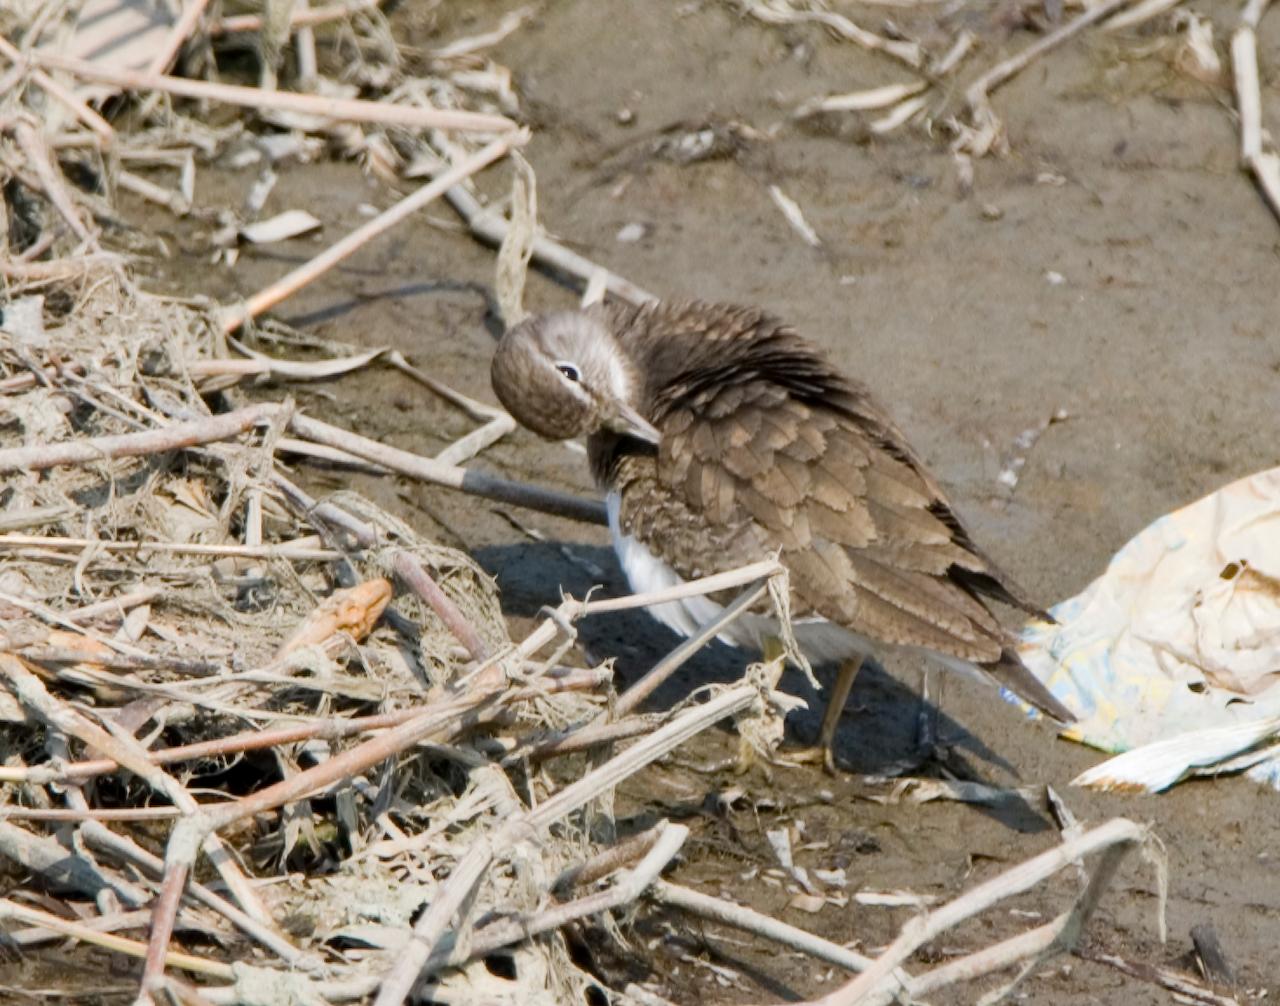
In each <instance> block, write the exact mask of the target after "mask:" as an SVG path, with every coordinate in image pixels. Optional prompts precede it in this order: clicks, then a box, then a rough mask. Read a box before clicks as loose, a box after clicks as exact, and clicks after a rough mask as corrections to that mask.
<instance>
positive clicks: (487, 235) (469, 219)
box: [444, 185, 658, 304]
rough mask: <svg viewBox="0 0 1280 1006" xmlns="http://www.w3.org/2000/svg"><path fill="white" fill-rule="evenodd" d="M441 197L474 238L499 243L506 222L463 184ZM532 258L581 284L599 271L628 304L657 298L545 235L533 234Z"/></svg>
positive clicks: (494, 243)
mask: <svg viewBox="0 0 1280 1006" xmlns="http://www.w3.org/2000/svg"><path fill="white" fill-rule="evenodd" d="M444 197H445V199H446V200H448V202H449V205H450V206H452V207H453V208H454V210H456V211H457V213H458V215H459V216H460V217H462V220H463V222H464V223H465V224H466V225H467V229H468V230H469V231H471V234H472V235H473V236H474V237H476V238H477V239H479V240H480V241H483V242H485V243H486V244H489V245H493V246H500V245H501V244H502V242H503V241H504V240H505V239H506V236H507V232H508V230H509V229H510V227H511V225H510V223H508V222H507V221H506V220H505V219H503V218H502V216H501V215H500V214H498V213H496V212H495V211H494V210H492V209H487V208H485V207H484V206H482V205H481V204H480V201H479V200H478V199H476V197H475V196H473V195H472V194H471V193H470V192H468V191H467V189H466V187H465V186H463V185H454V186H451V187H450V188H449V189H448V191H446V192H445V194H444ZM532 261H534V262H536V263H538V264H539V265H543V266H549V267H550V268H552V269H555V270H557V271H559V272H562V273H564V274H566V275H568V276H573V277H575V278H577V279H580V280H582V281H583V283H589V282H590V281H591V277H592V276H594V275H595V274H596V273H603V274H604V276H605V280H604V282H605V286H606V288H607V289H608V291H609V292H610V293H611V294H613V295H614V296H615V297H618V298H620V299H622V300H625V301H626V302H627V303H629V304H645V303H648V302H650V301H656V300H657V299H658V297H657V296H656V295H655V294H652V293H650V292H649V291H648V290H645V289H644V288H643V287H639V286H637V285H636V284H635V283H632V282H631V281H630V280H627V279H624V278H623V277H621V276H619V275H618V274H617V273H615V272H611V271H610V270H608V269H605V268H604V267H603V266H600V265H597V264H596V263H595V262H592V261H591V260H590V259H589V258H586V257H585V256H583V255H579V254H578V253H577V252H575V251H571V250H570V249H568V248H566V247H565V246H564V245H562V244H560V242H558V241H556V240H555V239H553V238H550V237H548V236H547V235H546V234H536V235H534V239H533V257H532Z"/></svg>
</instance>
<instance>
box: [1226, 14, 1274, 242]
mask: <svg viewBox="0 0 1280 1006" xmlns="http://www.w3.org/2000/svg"><path fill="white" fill-rule="evenodd" d="M1269 3H1270V0H1248V2H1247V3H1246V4H1245V5H1244V9H1243V10H1242V11H1241V12H1240V26H1239V27H1238V28H1236V30H1235V33H1234V34H1233V35H1232V36H1231V69H1232V74H1233V76H1234V78H1235V91H1236V108H1237V109H1238V111H1239V114H1240V160H1241V163H1242V164H1243V165H1244V167H1245V169H1246V170H1248V171H1249V173H1250V174H1252V175H1253V179H1254V182H1255V183H1256V184H1257V186H1258V190H1259V191H1260V192H1261V193H1262V197H1263V199H1265V200H1266V202H1267V205H1268V206H1269V207H1270V208H1271V212H1272V213H1273V214H1275V216H1276V218H1277V219H1280V155H1277V154H1276V153H1275V151H1273V150H1264V149H1263V133H1262V91H1261V88H1260V86H1259V83H1258V43H1257V28H1258V24H1259V22H1260V21H1261V20H1262V16H1263V15H1264V14H1265V13H1266V11H1267V7H1268V6H1269Z"/></svg>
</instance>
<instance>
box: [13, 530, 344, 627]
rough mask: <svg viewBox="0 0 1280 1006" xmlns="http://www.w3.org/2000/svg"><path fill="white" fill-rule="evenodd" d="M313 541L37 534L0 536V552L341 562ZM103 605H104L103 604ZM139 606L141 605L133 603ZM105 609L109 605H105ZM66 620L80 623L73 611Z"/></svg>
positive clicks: (308, 539) (331, 551) (335, 554)
mask: <svg viewBox="0 0 1280 1006" xmlns="http://www.w3.org/2000/svg"><path fill="white" fill-rule="evenodd" d="M315 540H316V538H315V536H314V535H313V536H310V537H308V538H304V539H301V540H299V541H297V542H285V543H283V544H281V545H200V544H194V543H188V542H181V541H103V540H101V539H98V538H62V537H55V536H52V535H49V536H46V535H38V534H0V549H5V548H59V549H62V548H71V549H86V548H95V549H101V550H102V551H104V552H163V553H170V554H173V555H220V556H234V557H236V558H239V559H295V560H304V559H310V560H316V561H323V560H327V559H340V558H342V553H341V552H335V551H334V550H333V549H330V548H316V547H315V545H314V542H315ZM104 603H107V602H104ZM135 603H139V604H140V603H142V602H135ZM108 607H109V604H108ZM67 617H69V618H72V617H74V618H76V619H81V618H82V615H81V614H80V613H79V609H77V611H73V612H70V613H69V614H68V616H67Z"/></svg>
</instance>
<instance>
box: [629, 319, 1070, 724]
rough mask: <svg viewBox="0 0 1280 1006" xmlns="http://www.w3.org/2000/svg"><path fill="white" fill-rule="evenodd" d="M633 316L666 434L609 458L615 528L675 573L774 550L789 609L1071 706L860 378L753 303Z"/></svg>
mask: <svg viewBox="0 0 1280 1006" xmlns="http://www.w3.org/2000/svg"><path fill="white" fill-rule="evenodd" d="M664 311H665V312H666V315H665V316H664V315H663V312H664ZM637 314H640V315H644V317H645V318H646V319H647V320H646V321H645V324H643V325H640V324H637V323H636V317H637ZM627 322H629V323H630V324H631V325H632V333H631V337H630V340H629V341H628V337H627V336H626V335H625V334H624V335H623V339H624V344H625V345H627V346H628V348H629V350H631V351H633V352H635V353H636V354H637V356H638V357H640V360H639V361H638V362H640V363H641V367H640V369H641V372H643V373H646V374H647V375H648V378H649V388H648V391H647V401H646V403H645V405H646V407H645V409H644V411H645V413H646V415H647V416H648V417H649V418H650V420H651V421H652V422H653V423H654V424H655V425H656V426H657V427H658V429H659V430H660V431H661V432H662V434H663V438H662V443H661V445H660V447H659V448H658V452H657V456H656V464H655V463H654V460H653V457H652V455H647V456H644V457H623V458H621V459H620V460H619V462H618V463H617V464H615V466H614V469H613V472H612V475H611V478H610V481H612V482H613V483H614V485H615V488H621V489H622V490H623V510H622V521H623V529H624V531H626V532H627V533H631V534H636V535H637V536H638V537H639V538H640V539H641V540H642V541H644V543H645V544H646V546H647V547H648V548H649V549H650V550H651V551H653V552H654V553H655V554H657V555H658V556H659V557H661V558H662V559H663V560H664V561H665V562H667V563H668V564H669V565H670V566H672V567H673V568H674V569H675V570H676V571H677V572H678V573H679V574H680V575H682V576H685V577H690V576H695V575H705V574H707V573H710V572H716V571H720V570H725V569H731V568H733V567H734V566H736V565H739V564H741V563H743V562H747V561H751V560H753V559H758V558H761V557H763V556H764V555H767V554H769V553H770V552H772V551H775V550H778V549H780V550H781V558H782V561H783V563H784V564H785V565H786V566H787V567H788V569H789V571H790V573H791V583H792V588H793V592H794V594H795V600H796V604H795V613H796V614H797V615H801V616H803V615H808V614H816V615H821V616H823V617H825V618H827V619H829V620H831V621H833V622H836V623H837V624H840V625H842V626H843V627H845V628H847V629H849V630H851V631H853V632H856V633H859V634H861V635H863V636H866V637H869V638H871V639H878V640H881V641H883V642H886V643H891V644H900V645H912V646H921V647H926V648H928V649H932V650H935V651H937V652H939V653H942V654H945V655H948V656H952V657H956V658H959V659H962V660H966V661H970V662H973V663H976V664H979V665H982V666H985V667H987V668H988V669H991V670H992V671H993V672H996V673H998V674H999V676H1000V677H1001V678H1003V679H1004V680H1005V683H1008V684H1010V685H1011V686H1012V687H1014V688H1015V690H1017V691H1019V692H1021V693H1022V694H1024V695H1025V696H1026V697H1027V698H1028V699H1029V700H1031V701H1033V702H1035V703H1036V704H1037V705H1041V706H1044V707H1046V708H1048V709H1049V710H1050V711H1051V712H1053V713H1054V714H1055V715H1065V713H1066V711H1065V710H1063V709H1062V707H1061V706H1060V705H1059V704H1058V703H1056V701H1054V700H1053V698H1052V696H1051V695H1049V693H1048V692H1047V690H1046V689H1044V687H1043V686H1042V685H1040V683H1039V682H1038V681H1037V680H1036V679H1035V678H1034V677H1033V676H1032V675H1031V674H1030V672H1028V671H1026V669H1025V668H1022V667H1021V666H1020V665H1019V664H1017V661H1016V658H1011V656H1010V651H1009V643H1010V637H1009V636H1008V634H1007V633H1006V632H1005V631H1004V630H1003V629H1002V627H1001V626H1000V624H999V623H998V622H997V621H996V619H995V617H994V616H993V615H992V614H991V612H990V611H989V610H988V609H987V608H986V607H985V605H984V604H983V603H982V601H981V600H980V595H986V596H992V597H996V598H998V599H1000V600H1003V601H1009V602H1011V603H1014V604H1018V605H1019V606H1022V607H1026V608H1028V609H1029V610H1038V609H1036V608H1035V606H1034V605H1030V604H1029V603H1027V602H1026V601H1025V600H1024V599H1023V598H1022V597H1021V595H1020V592H1019V591H1018V590H1017V589H1016V588H1015V587H1012V586H1011V585H1010V584H1009V582H1008V581H1007V580H1006V579H1005V578H1004V577H1003V575H1002V574H1001V573H1000V572H999V571H998V570H997V569H996V568H995V567H994V565H993V564H992V563H991V562H990V561H989V560H988V559H987V558H986V556H984V555H983V554H982V553H981V552H980V551H979V550H978V549H977V548H976V547H975V546H974V544H973V541H972V539H971V538H970V536H969V534H968V532H967V531H966V530H965V528H964V526H963V524H962V523H961V522H960V519H959V517H958V516H957V515H956V514H955V512H954V510H953V509H952V507H951V504H950V503H949V501H948V500H947V499H946V497H945V495H944V494H943V492H942V489H941V487H940V486H939V485H938V483H937V482H936V480H934V478H933V477H932V476H931V475H930V474H929V472H928V471H927V470H926V469H925V467H924V465H923V463H922V462H921V460H920V459H919V457H918V456H917V455H916V454H915V452H914V451H913V450H912V449H911V447H910V446H909V445H908V444H907V442H906V440H905V438H904V437H903V435H902V434H901V432H900V431H899V430H898V429H897V427H895V426H894V425H893V423H892V422H891V421H890V420H889V418H888V416H887V414H886V413H885V412H884V410H883V409H882V408H881V407H880V406H879V405H878V403H876V402H875V400H874V399H873V398H872V397H871V396H870V394H869V392H867V391H866V389H865V388H863V387H861V386H860V385H858V384H856V383H855V382H853V381H850V380H849V379H847V378H845V377H843V376H842V375H840V374H839V373H838V372H837V371H835V370H834V369H833V368H832V367H831V366H830V365H829V364H828V363H827V362H826V361H825V360H824V359H823V358H822V357H821V356H820V355H819V354H818V353H817V352H816V351H815V350H814V349H813V348H812V347H811V346H809V344H808V343H806V342H804V341H803V340H802V339H801V338H800V337H799V336H797V335H796V334H795V333H793V332H791V331H790V330H789V329H786V328H784V327H782V326H781V325H779V324H778V323H777V322H775V321H773V320H772V319H770V318H768V317H766V316H763V315H760V314H759V313H756V312H749V311H727V309H720V308H712V307H706V306H703V305H691V306H688V307H685V308H683V309H672V308H661V307H659V308H645V309H642V310H641V312H638V313H637V312H633V313H631V314H629V315H627V316H626V317H625V318H624V324H623V326H622V327H623V328H624V329H625V328H626V323H627ZM710 350H713V351H714V352H709V351H710ZM620 483H623V484H622V485H620ZM691 526H700V527H701V528H702V531H700V532H698V534H700V535H701V536H702V537H701V538H699V539H698V540H696V541H695V540H691V539H690V538H689V532H688V528H689V527H691ZM708 529H714V530H713V532H712V534H711V535H710V540H708V538H707V534H706V532H707V530H708ZM691 556H697V559H696V561H694V560H691V558H690V557H691ZM695 565H696V566H697V567H698V568H697V569H694V568H693V567H694V566H695ZM1019 672H1021V673H1019ZM1067 718H1069V716H1068V717H1067Z"/></svg>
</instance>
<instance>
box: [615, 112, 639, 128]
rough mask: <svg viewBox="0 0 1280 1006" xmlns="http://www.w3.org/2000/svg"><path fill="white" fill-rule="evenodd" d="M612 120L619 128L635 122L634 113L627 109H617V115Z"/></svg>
mask: <svg viewBox="0 0 1280 1006" xmlns="http://www.w3.org/2000/svg"><path fill="white" fill-rule="evenodd" d="M614 118H615V119H616V120H617V122H618V125H619V126H630V125H631V124H632V123H633V122H635V121H636V113H635V112H633V111H631V109H629V108H620V109H618V111H617V114H616V115H614Z"/></svg>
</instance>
